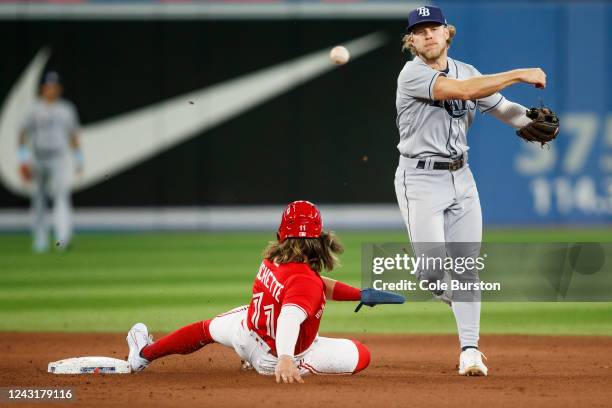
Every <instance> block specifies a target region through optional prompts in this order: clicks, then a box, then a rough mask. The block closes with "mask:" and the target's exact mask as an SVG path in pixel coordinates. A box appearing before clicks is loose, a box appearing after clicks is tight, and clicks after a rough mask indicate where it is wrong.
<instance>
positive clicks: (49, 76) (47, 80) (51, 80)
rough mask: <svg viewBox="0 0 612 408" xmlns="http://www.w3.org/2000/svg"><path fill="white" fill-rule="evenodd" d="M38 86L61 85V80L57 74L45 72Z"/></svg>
mask: <svg viewBox="0 0 612 408" xmlns="http://www.w3.org/2000/svg"><path fill="white" fill-rule="evenodd" d="M40 84H41V85H46V84H56V85H61V84H62V79H61V78H60V76H59V74H58V73H57V72H55V71H47V72H45V74H44V75H43V77H42V78H41V80H40Z"/></svg>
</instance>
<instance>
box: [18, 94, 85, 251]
mask: <svg viewBox="0 0 612 408" xmlns="http://www.w3.org/2000/svg"><path fill="white" fill-rule="evenodd" d="M79 126H80V124H79V118H78V114H77V111H76V109H75V107H74V105H72V104H71V103H70V102H68V101H66V100H64V99H60V100H58V101H56V102H54V103H52V104H48V103H45V102H44V101H42V100H38V101H36V103H35V104H34V105H33V106H32V107H31V108H30V109H29V111H28V112H27V114H26V115H25V117H24V120H23V123H22V127H21V130H22V132H24V134H25V135H26V137H27V138H28V140H29V142H30V146H31V150H32V158H33V163H32V164H33V169H34V180H33V181H34V192H33V194H32V215H33V234H34V249H35V250H37V251H44V250H46V249H47V247H48V245H49V242H48V227H47V224H46V222H45V209H46V196H47V195H49V196H50V197H51V198H52V199H53V213H54V214H53V219H54V230H55V238H56V240H57V242H58V245H59V246H66V245H68V244H69V243H70V239H71V238H72V219H71V218H72V216H71V213H72V205H71V201H70V182H71V176H72V173H73V168H72V161H71V160H70V152H71V147H70V136H71V135H72V134H74V133H75V132H77V131H78V128H79Z"/></svg>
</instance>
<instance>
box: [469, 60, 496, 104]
mask: <svg viewBox="0 0 612 408" xmlns="http://www.w3.org/2000/svg"><path fill="white" fill-rule="evenodd" d="M470 68H471V69H472V70H473V71H474V76H482V74H481V73H480V71H478V70H477V69H476V68H474V67H473V66H472V65H470ZM503 100H504V97H503V95H502V94H500V93H499V92H495V93H494V94H493V95H490V96H487V97H484V98H481V99H478V100H477V101H476V102H477V104H478V109H479V110H480V112H481V113H487V112H489V111H490V110H491V109H493V108H495V107H496V106H497V105H499V104H500V103H501V101H503Z"/></svg>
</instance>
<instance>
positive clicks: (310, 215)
mask: <svg viewBox="0 0 612 408" xmlns="http://www.w3.org/2000/svg"><path fill="white" fill-rule="evenodd" d="M322 230H323V222H322V221H321V213H320V212H319V209H318V208H317V207H316V206H315V205H314V204H313V203H311V202H310V201H294V202H292V203H291V204H289V205H288V206H287V208H285V211H283V218H282V219H281V223H280V226H279V227H278V233H277V234H276V237H277V238H278V242H283V241H284V240H285V239H286V238H318V237H320V236H321V231H322Z"/></svg>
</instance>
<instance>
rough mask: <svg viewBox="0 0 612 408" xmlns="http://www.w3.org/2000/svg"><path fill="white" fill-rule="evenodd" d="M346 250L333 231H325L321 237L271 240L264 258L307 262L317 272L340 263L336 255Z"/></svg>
mask: <svg viewBox="0 0 612 408" xmlns="http://www.w3.org/2000/svg"><path fill="white" fill-rule="evenodd" d="M342 252H344V247H343V246H342V243H340V241H339V240H338V237H337V236H336V234H334V232H333V231H329V232H327V231H323V232H322V233H321V236H320V237H319V238H287V239H285V240H284V241H283V242H278V241H271V242H270V243H269V244H268V246H267V247H266V249H264V251H263V256H264V258H266V259H268V260H269V261H271V262H275V263H278V264H283V263H288V262H301V263H307V264H308V266H309V267H310V269H312V270H313V271H315V272H317V273H321V271H322V270H326V271H331V270H333V269H334V267H336V266H338V265H339V264H340V262H339V260H338V257H337V256H336V255H338V254H341V253H342Z"/></svg>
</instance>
